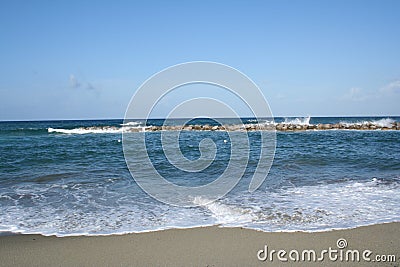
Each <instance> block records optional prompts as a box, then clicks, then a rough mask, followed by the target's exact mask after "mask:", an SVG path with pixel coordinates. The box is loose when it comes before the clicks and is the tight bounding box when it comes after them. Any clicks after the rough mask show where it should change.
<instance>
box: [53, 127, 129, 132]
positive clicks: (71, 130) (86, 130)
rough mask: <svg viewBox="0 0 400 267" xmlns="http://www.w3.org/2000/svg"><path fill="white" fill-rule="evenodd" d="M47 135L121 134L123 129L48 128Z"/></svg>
mask: <svg viewBox="0 0 400 267" xmlns="http://www.w3.org/2000/svg"><path fill="white" fill-rule="evenodd" d="M47 131H48V132H49V133H63V134H90V133H122V131H123V128H116V127H109V126H107V127H89V128H84V127H80V128H75V129H53V128H48V129H47Z"/></svg>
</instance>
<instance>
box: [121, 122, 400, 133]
mask: <svg viewBox="0 0 400 267" xmlns="http://www.w3.org/2000/svg"><path fill="white" fill-rule="evenodd" d="M271 130H276V131H283V132H288V131H293V132H294V131H322V130H400V122H393V123H391V124H390V125H385V126H382V125H376V124H373V123H353V124H348V123H335V124H288V123H277V124H243V125H214V126H213V125H208V124H205V125H198V124H195V125H183V126H147V127H124V129H123V131H124V132H156V131H271Z"/></svg>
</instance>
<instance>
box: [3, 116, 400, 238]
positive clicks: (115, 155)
mask: <svg viewBox="0 0 400 267" xmlns="http://www.w3.org/2000/svg"><path fill="white" fill-rule="evenodd" d="M226 120H227V121H226V123H227V124H229V119H226ZM243 121H244V123H246V124H251V123H254V119H252V118H244V119H243ZM180 122H181V120H176V124H177V125H179V123H180ZM275 122H281V123H287V124H296V125H309V124H311V125H312V124H335V123H341V124H344V125H366V124H368V125H376V126H378V127H386V126H387V125H391V124H393V122H400V117H311V118H309V117H308V118H275ZM162 123H163V120H149V121H147V122H143V121H140V120H138V121H132V122H130V125H128V126H127V125H123V120H122V119H121V120H65V121H20V122H0V233H3V234H4V233H15V234H17V233H22V234H33V233H35V234H42V235H56V236H71V235H109V234H124V233H133V232H147V231H156V230H162V229H170V228H191V227H198V226H210V225H218V226H221V227H245V228H250V229H257V230H261V231H272V232H276V231H326V230H331V229H343V228H354V227H357V226H362V225H370V224H377V223H385V222H395V221H400V205H399V203H400V142H399V140H400V131H398V130H381V129H378V130H354V129H352V130H348V129H331V130H315V129H314V130H307V131H277V133H276V151H275V157H274V161H273V164H272V167H271V169H270V171H269V174H268V176H267V178H266V179H265V181H264V182H263V183H262V184H261V186H260V187H259V188H258V189H257V190H256V191H254V192H249V191H248V187H249V182H250V180H251V177H252V175H253V173H254V171H255V168H256V166H257V163H258V161H259V150H260V149H259V146H260V143H259V141H260V140H259V132H257V131H253V132H248V133H247V136H248V139H249V143H250V148H251V153H250V158H249V159H248V163H247V167H246V170H245V172H244V174H243V177H242V179H241V180H240V182H239V183H238V184H237V185H236V186H235V187H234V188H233V190H232V191H231V192H229V193H228V194H227V195H225V196H224V197H222V198H221V199H218V200H217V201H215V202H212V203H209V201H208V200H207V199H201V198H196V199H195V200H194V201H195V204H197V205H198V206H197V207H179V206H171V205H168V204H164V203H162V202H160V201H158V200H155V199H154V198H152V197H151V196H149V195H147V194H146V193H145V192H144V191H143V190H142V189H141V188H140V187H139V186H138V184H137V183H136V182H135V180H134V179H133V178H132V176H131V174H130V172H129V170H128V167H127V164H126V162H125V158H124V153H123V146H122V143H123V142H122V131H123V130H124V128H126V127H136V128H138V129H140V132H138V133H133V134H138V135H139V134H146V141H147V142H148V143H149V144H148V145H147V148H148V154H149V157H150V160H151V161H152V162H153V163H154V166H155V168H156V169H157V171H158V172H159V173H160V174H161V175H162V176H164V177H166V179H168V180H169V181H170V182H173V183H175V184H178V185H185V186H199V185H204V184H207V183H209V182H212V181H213V180H215V179H216V178H217V177H218V176H219V175H220V174H221V173H222V172H223V171H224V170H225V168H226V167H227V165H228V163H229V159H230V153H231V152H230V150H229V136H228V135H227V133H226V132H224V131H183V132H182V133H181V138H180V139H179V145H180V149H181V152H182V154H183V155H184V156H185V157H187V158H188V159H191V160H193V159H197V158H199V157H200V154H201V153H200V150H199V148H198V147H199V143H200V141H201V140H203V139H204V138H209V139H211V140H213V141H214V143H215V145H216V148H217V154H216V156H215V159H214V162H213V163H212V164H211V165H209V167H207V168H206V169H205V170H203V171H201V172H184V171H182V170H180V169H178V168H175V167H174V166H171V164H170V162H168V160H167V158H166V157H165V155H164V153H163V147H162V146H161V142H160V140H159V139H160V132H157V131H156V132H150V131H147V130H148V129H150V128H149V127H151V126H160V125H162ZM193 124H199V125H205V124H210V125H212V124H213V122H212V121H210V120H207V119H195V121H194V122H193ZM140 171H141V169H140V167H139V168H138V170H137V172H136V173H140Z"/></svg>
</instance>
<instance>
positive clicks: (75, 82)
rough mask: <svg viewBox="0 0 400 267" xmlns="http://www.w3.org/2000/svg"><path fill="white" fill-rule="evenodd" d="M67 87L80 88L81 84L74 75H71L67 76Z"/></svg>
mask: <svg viewBox="0 0 400 267" xmlns="http://www.w3.org/2000/svg"><path fill="white" fill-rule="evenodd" d="M69 85H70V86H71V88H79V87H80V86H81V83H80V82H79V81H78V79H77V78H76V77H75V75H74V74H71V75H69Z"/></svg>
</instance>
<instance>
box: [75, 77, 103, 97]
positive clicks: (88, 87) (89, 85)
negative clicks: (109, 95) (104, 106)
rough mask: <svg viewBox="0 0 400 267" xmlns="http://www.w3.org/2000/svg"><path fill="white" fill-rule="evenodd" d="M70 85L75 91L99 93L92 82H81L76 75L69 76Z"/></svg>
mask: <svg viewBox="0 0 400 267" xmlns="http://www.w3.org/2000/svg"><path fill="white" fill-rule="evenodd" d="M69 85H70V87H71V88H73V89H77V88H82V89H86V90H89V91H95V92H96V93H99V90H98V89H97V88H96V87H95V86H94V85H93V84H92V83H90V82H83V81H81V80H79V79H78V78H77V77H76V76H75V75H74V74H70V75H69Z"/></svg>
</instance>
